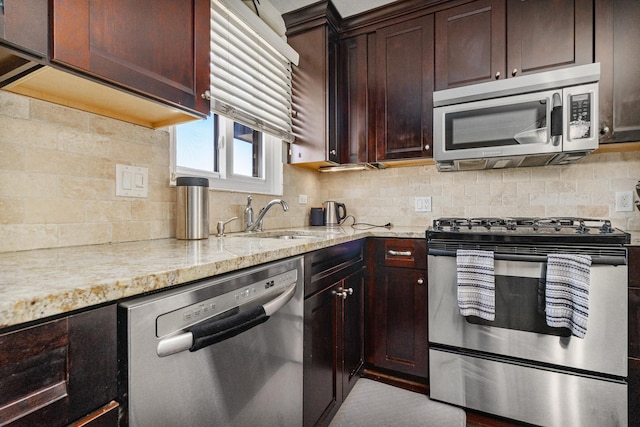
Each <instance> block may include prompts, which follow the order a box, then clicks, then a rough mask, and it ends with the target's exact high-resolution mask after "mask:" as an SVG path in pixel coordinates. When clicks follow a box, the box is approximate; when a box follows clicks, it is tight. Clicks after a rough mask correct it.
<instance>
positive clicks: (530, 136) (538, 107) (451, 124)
mask: <svg viewBox="0 0 640 427" xmlns="http://www.w3.org/2000/svg"><path fill="white" fill-rule="evenodd" d="M554 93H555V94H557V96H556V98H557V99H556V102H558V103H560V102H561V99H562V98H561V96H560V95H559V93H558V92H557V91H549V92H544V93H536V94H527V95H517V96H511V97H508V98H499V99H490V100H483V101H475V102H471V103H467V104H457V105H450V106H445V107H439V108H438V109H439V110H440V112H439V113H436V114H437V115H439V117H435V118H436V121H435V122H434V124H435V126H434V134H435V135H436V136H438V135H437V134H438V132H440V130H439V129H438V128H437V126H442V129H441V130H442V134H441V137H442V138H443V140H444V141H443V142H444V144H442V145H441V147H443V148H444V150H437V151H438V152H437V154H438V156H437V157H436V160H460V159H473V158H485V157H498V156H514V155H515V156H518V155H529V154H538V153H549V152H555V151H559V150H560V149H561V147H559V141H557V142H556V145H555V146H554V144H553V142H552V138H551V137H552V135H551V127H552V126H551V124H550V121H551V120H550V117H551V111H552V108H553V106H554V105H553V103H554V100H553V98H554V97H553V95H554ZM441 141H442V140H441Z"/></svg>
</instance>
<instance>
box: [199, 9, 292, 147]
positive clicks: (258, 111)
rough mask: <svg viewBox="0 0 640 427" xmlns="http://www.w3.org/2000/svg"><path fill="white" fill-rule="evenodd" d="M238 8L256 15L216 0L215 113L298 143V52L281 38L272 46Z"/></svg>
mask: <svg viewBox="0 0 640 427" xmlns="http://www.w3.org/2000/svg"><path fill="white" fill-rule="evenodd" d="M238 8H244V9H246V12H247V13H248V14H251V11H250V10H249V9H248V8H247V6H246V5H244V4H243V3H242V2H241V1H239V0H212V1H211V110H212V111H213V112H215V113H218V114H220V115H222V116H224V117H227V118H230V119H232V120H234V121H236V122H239V123H242V124H244V125H246V126H250V127H251V128H253V129H256V130H259V131H263V132H267V133H269V134H271V135H273V136H276V137H278V138H281V139H282V140H284V141H288V142H292V141H293V135H292V132H291V64H290V63H291V62H294V63H297V53H296V52H295V51H294V50H293V49H291V48H290V47H289V46H288V45H287V44H286V43H285V42H283V41H282V39H280V38H277V36H276V43H268V42H266V41H265V39H264V38H263V37H261V36H260V35H258V34H257V33H256V32H255V31H254V30H253V29H252V28H251V27H250V26H249V25H248V24H247V21H251V19H252V18H250V17H249V18H247V17H239V15H240V14H239V13H238V12H243V9H240V10H238ZM254 18H255V15H254ZM251 24H253V26H254V27H255V25H256V23H255V22H251ZM261 24H262V25H265V26H266V24H264V23H263V22H261V21H260V22H259V23H258V24H257V25H258V26H259V25H261ZM268 30H269V31H272V30H271V29H270V28H269V29H268ZM273 34H275V33H273ZM272 41H273V39H272ZM277 41H279V43H278V42H277ZM273 44H275V45H278V44H279V45H280V49H279V50H284V53H282V52H281V51H279V50H276V48H274V47H273ZM283 46H284V49H283ZM291 52H292V53H291ZM285 55H288V56H290V58H287V57H286V56H285Z"/></svg>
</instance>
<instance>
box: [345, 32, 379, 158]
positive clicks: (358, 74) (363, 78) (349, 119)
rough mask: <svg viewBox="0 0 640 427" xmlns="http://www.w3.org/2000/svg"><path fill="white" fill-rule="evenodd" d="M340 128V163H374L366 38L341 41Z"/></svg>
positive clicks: (364, 36)
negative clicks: (369, 111) (370, 125)
mask: <svg viewBox="0 0 640 427" xmlns="http://www.w3.org/2000/svg"><path fill="white" fill-rule="evenodd" d="M338 58H339V59H338V62H339V67H338V70H339V71H338V72H339V78H338V80H337V84H338V97H337V112H338V114H337V117H336V120H337V126H338V137H339V141H340V144H339V147H338V148H339V149H340V162H341V163H362V162H369V161H375V150H372V152H371V158H370V157H369V154H370V153H369V146H368V145H369V144H368V141H369V138H368V136H369V120H368V114H367V113H368V111H367V108H368V103H367V99H368V97H367V90H368V84H367V35H366V34H361V35H359V36H356V37H351V38H349V39H345V40H342V41H341V42H340V49H339V53H338Z"/></svg>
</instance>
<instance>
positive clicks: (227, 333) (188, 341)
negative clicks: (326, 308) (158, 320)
mask: <svg viewBox="0 0 640 427" xmlns="http://www.w3.org/2000/svg"><path fill="white" fill-rule="evenodd" d="M295 291H296V283H293V284H292V285H291V286H290V287H289V288H288V289H287V290H286V291H284V292H283V293H281V294H280V295H278V296H277V297H276V298H274V299H273V300H271V301H269V302H267V303H265V304H263V305H260V306H257V307H254V308H252V309H250V310H247V311H244V312H241V313H238V314H234V315H233V316H229V317H225V318H224V319H219V320H214V321H209V322H202V323H199V324H197V325H194V326H191V327H189V328H187V329H186V331H185V332H184V333H182V334H179V335H174V336H171V337H167V338H163V339H161V340H160V342H159V343H158V347H157V349H156V352H157V354H158V356H160V357H165V356H170V355H172V354H175V353H179V352H181V351H185V350H189V351H198V350H200V349H202V348H205V347H208V346H210V345H213V344H216V343H219V342H221V341H224V340H226V339H229V338H232V337H235V336H236V335H238V334H241V333H243V332H245V331H248V330H249V329H251V328H253V327H254V326H258V325H260V324H262V323H264V322H266V321H267V320H269V317H270V316H271V315H273V314H274V313H275V312H277V311H278V310H280V309H281V308H282V307H284V306H285V305H286V304H287V303H288V302H289V301H290V300H291V298H292V297H293V294H294V293H295Z"/></svg>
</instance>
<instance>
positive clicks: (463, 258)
mask: <svg viewBox="0 0 640 427" xmlns="http://www.w3.org/2000/svg"><path fill="white" fill-rule="evenodd" d="M456 264H457V271H458V308H460V314H461V315H463V316H477V317H480V318H481V319H485V320H491V321H493V320H495V317H496V287H495V276H494V265H493V264H494V261H493V252H490V251H478V250H466V249H459V250H458V251H457V252H456Z"/></svg>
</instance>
